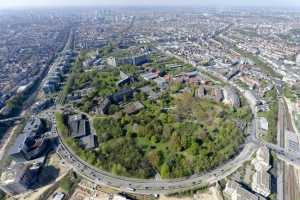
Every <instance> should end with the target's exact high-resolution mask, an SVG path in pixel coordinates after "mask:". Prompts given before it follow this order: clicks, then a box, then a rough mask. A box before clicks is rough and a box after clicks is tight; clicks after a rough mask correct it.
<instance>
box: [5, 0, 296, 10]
mask: <svg viewBox="0 0 300 200" xmlns="http://www.w3.org/2000/svg"><path fill="white" fill-rule="evenodd" d="M110 5H111V6H276V7H278V6H283V7H293V6H297V7H299V6H300V0H0V7H4V8H9V7H32V6H35V7H49V6H110Z"/></svg>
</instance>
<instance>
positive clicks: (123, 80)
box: [116, 71, 134, 87]
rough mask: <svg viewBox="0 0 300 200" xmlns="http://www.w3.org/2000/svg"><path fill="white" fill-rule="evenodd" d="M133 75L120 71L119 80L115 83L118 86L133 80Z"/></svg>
mask: <svg viewBox="0 0 300 200" xmlns="http://www.w3.org/2000/svg"><path fill="white" fill-rule="evenodd" d="M133 81H134V80H133V77H131V76H128V75H127V74H125V73H124V72H122V71H120V80H119V81H118V82H117V83H116V85H117V86H118V87H120V86H123V85H125V84H128V83H131V82H133Z"/></svg>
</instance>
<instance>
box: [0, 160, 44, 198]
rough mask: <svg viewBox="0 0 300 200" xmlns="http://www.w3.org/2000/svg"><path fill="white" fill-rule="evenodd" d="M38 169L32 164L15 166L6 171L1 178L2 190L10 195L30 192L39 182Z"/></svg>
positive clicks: (0, 186) (0, 185)
mask: <svg viewBox="0 0 300 200" xmlns="http://www.w3.org/2000/svg"><path fill="white" fill-rule="evenodd" d="M37 175H38V168H36V167H34V166H32V165H30V164H23V163H19V164H15V165H13V166H10V167H8V168H7V169H5V170H4V171H3V172H2V174H1V177H0V188H1V189H2V190H3V191H4V192H5V193H7V194H9V195H12V196H13V195H17V194H21V193H24V192H27V191H29V190H30V188H31V187H32V186H33V184H34V183H35V182H36V180H37Z"/></svg>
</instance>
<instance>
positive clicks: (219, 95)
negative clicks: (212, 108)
mask: <svg viewBox="0 0 300 200" xmlns="http://www.w3.org/2000/svg"><path fill="white" fill-rule="evenodd" d="M212 96H213V97H214V100H215V101H217V102H221V101H223V99H224V95H223V92H222V90H221V89H220V88H214V89H213V91H212Z"/></svg>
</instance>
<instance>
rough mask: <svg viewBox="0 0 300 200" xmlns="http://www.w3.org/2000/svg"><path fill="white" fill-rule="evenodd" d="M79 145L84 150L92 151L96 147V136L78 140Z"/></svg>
mask: <svg viewBox="0 0 300 200" xmlns="http://www.w3.org/2000/svg"><path fill="white" fill-rule="evenodd" d="M79 144H80V146H82V147H83V148H84V149H86V150H89V149H94V148H96V146H97V141H96V136H95V135H93V134H90V135H87V136H84V137H82V138H80V141H79Z"/></svg>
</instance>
